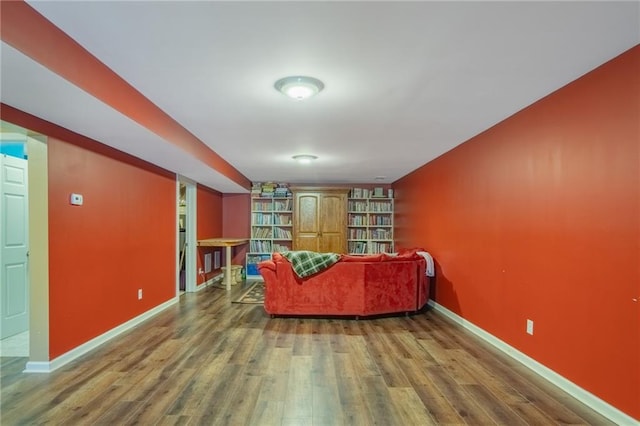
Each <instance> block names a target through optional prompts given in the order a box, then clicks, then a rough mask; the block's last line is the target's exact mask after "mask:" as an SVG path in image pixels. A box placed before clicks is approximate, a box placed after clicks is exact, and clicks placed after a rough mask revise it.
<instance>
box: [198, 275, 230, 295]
mask: <svg viewBox="0 0 640 426" xmlns="http://www.w3.org/2000/svg"><path fill="white" fill-rule="evenodd" d="M223 276H224V274H222V273H220V274H218V275H216V276H214V277H211V278H209V279H208V280H207V281H205V282H203V283H202V284H200V285H198V286H196V291H200V290H203V289H205V288H206V287H208V286H210V285H211V284H213V283H215V282H217V281H222V277H223Z"/></svg>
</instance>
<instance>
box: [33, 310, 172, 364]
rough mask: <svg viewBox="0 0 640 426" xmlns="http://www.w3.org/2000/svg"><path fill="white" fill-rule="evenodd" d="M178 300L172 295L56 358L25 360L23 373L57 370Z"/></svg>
mask: <svg viewBox="0 0 640 426" xmlns="http://www.w3.org/2000/svg"><path fill="white" fill-rule="evenodd" d="M177 302H178V298H177V297H174V298H172V299H170V300H168V301H166V302H164V303H162V304H160V305H158V306H156V307H155V308H152V309H150V310H148V311H147V312H145V313H143V314H141V315H138V316H137V317H135V318H132V319H130V320H129V321H127V322H125V323H123V324H120V325H119V326H117V327H115V328H112V329H111V330H109V331H107V332H106V333H103V334H101V335H100V336H98V337H95V338H93V339H91V340H89V341H88V342H86V343H83V344H82V345H80V346H78V347H76V348H74V349H72V350H70V351H69V352H66V353H64V354H62V355H60V356H59V357H57V358H56V359H53V360H51V361H48V362H46V361H33V362H32V361H29V362H27V365H26V367H25V370H24V373H51V372H52V371H55V370H57V369H58V368H60V367H62V366H64V365H66V364H68V363H70V362H71V361H73V360H75V359H76V358H79V357H81V356H82V355H84V354H86V353H87V352H89V351H91V350H93V349H95V348H97V347H98V346H100V345H102V344H103V343H106V342H108V341H109V340H111V339H113V338H114V337H117V336H118V335H120V334H122V333H124V332H125V331H128V330H130V329H132V328H133V327H135V326H136V325H138V324H140V323H142V322H144V321H146V320H148V319H149V318H151V317H152V316H154V315H156V314H158V313H160V312H161V311H163V310H165V309H166V308H168V307H169V306H171V305H174V304H176V303H177Z"/></svg>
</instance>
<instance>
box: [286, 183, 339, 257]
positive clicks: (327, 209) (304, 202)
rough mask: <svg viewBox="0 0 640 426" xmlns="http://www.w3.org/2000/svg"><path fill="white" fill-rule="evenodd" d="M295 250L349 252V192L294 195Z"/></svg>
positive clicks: (312, 192) (318, 192)
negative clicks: (347, 224)
mask: <svg viewBox="0 0 640 426" xmlns="http://www.w3.org/2000/svg"><path fill="white" fill-rule="evenodd" d="M294 200H295V203H294V229H293V233H294V241H293V249H294V250H311V251H317V252H325V253H326V252H332V253H346V252H347V238H346V232H347V226H346V218H347V192H346V191H344V190H337V191H309V192H294Z"/></svg>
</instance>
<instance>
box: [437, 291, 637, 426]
mask: <svg viewBox="0 0 640 426" xmlns="http://www.w3.org/2000/svg"><path fill="white" fill-rule="evenodd" d="M428 305H429V306H431V307H432V308H433V310H434V311H436V312H438V313H441V314H442V315H444V316H445V317H447V318H449V319H450V320H452V321H453V322H455V323H456V324H459V325H461V326H462V327H463V328H465V329H467V330H469V331H470V332H472V333H473V334H475V335H476V336H478V337H479V338H481V339H482V340H484V341H485V342H487V343H489V344H490V345H492V346H493V347H495V348H496V349H498V350H500V351H501V352H503V353H505V354H507V355H509V356H510V357H511V358H513V359H515V360H516V361H518V362H520V363H521V364H523V365H524V366H525V367H527V368H529V369H530V370H532V371H533V372H534V373H536V374H538V375H540V376H541V377H542V378H544V379H545V380H547V381H549V382H551V383H553V384H554V385H556V386H558V387H559V388H560V389H562V390H563V391H565V392H566V393H568V394H569V395H571V396H572V397H574V398H575V399H577V400H578V401H580V402H582V403H583V404H585V405H587V406H589V407H590V408H592V409H593V410H594V411H597V412H598V413H600V414H602V415H603V416H604V417H606V418H608V419H609V420H611V421H612V422H615V423H616V424H619V425H629V426H639V425H640V421H638V420H636V419H634V418H633V417H631V416H629V415H628V414H626V413H624V412H622V411H620V410H619V409H617V408H616V407H614V406H613V405H611V404H609V403H607V402H605V401H603V400H602V399H600V398H598V397H597V396H595V395H594V394H592V393H590V392H588V391H586V390H584V389H583V388H581V387H580V386H578V385H576V384H575V383H573V382H571V381H569V380H567V379H566V378H564V377H563V376H561V375H560V374H558V373H556V372H555V371H553V370H551V369H550V368H549V367H546V366H544V365H543V364H540V363H539V362H538V361H536V360H535V359H533V358H531V357H529V356H528V355H525V354H524V353H522V352H520V351H519V350H517V349H516V348H514V347H513V346H510V345H509V344H507V343H505V342H503V341H502V340H500V339H498V338H497V337H495V336H494V335H492V334H490V333H488V332H486V331H485V330H483V329H481V328H480V327H478V326H477V325H475V324H473V323H472V322H470V321H467V320H466V319H464V318H462V317H461V316H459V315H458V314H456V313H454V312H452V311H450V310H449V309H447V308H445V307H444V306H442V305H440V304H438V303H437V302H434V301H433V300H429V301H428Z"/></svg>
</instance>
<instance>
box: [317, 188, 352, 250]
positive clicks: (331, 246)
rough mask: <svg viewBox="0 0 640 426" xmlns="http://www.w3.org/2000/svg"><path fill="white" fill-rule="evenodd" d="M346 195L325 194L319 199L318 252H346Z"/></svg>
mask: <svg viewBox="0 0 640 426" xmlns="http://www.w3.org/2000/svg"><path fill="white" fill-rule="evenodd" d="M346 206H347V194H344V193H343V194H341V193H326V194H321V198H320V238H319V242H318V245H319V250H318V251H320V252H325V253H327V252H330V253H346V252H347V238H346V232H347V231H346V230H347V221H346V219H347V209H346Z"/></svg>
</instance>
